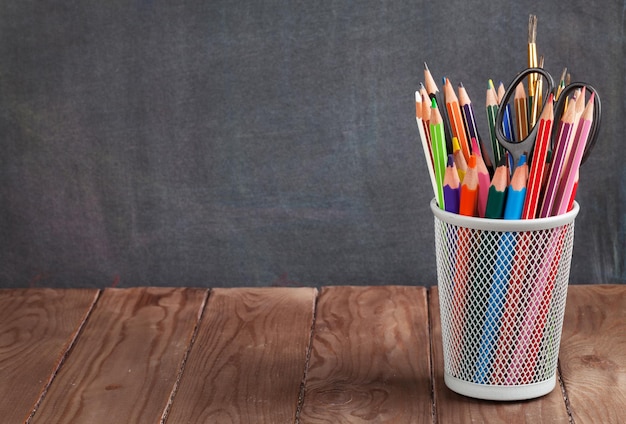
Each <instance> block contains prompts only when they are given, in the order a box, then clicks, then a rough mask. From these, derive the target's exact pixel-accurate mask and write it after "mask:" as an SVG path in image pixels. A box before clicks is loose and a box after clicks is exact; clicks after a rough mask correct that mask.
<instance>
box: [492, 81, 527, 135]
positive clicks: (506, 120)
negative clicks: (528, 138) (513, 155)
mask: <svg viewBox="0 0 626 424" xmlns="http://www.w3.org/2000/svg"><path fill="white" fill-rule="evenodd" d="M505 92H506V90H505V89H504V84H503V83H502V81H500V83H499V84H498V90H497V94H498V103H500V107H501V108H504V115H503V116H502V130H503V132H504V135H505V136H506V138H508V139H509V140H511V141H515V140H516V138H515V130H514V128H513V116H512V113H511V105H510V104H509V103H507V104H502V101H503V100H504V93H505ZM519 140H523V139H522V138H519Z"/></svg>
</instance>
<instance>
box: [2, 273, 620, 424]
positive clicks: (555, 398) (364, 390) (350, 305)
mask: <svg viewBox="0 0 626 424" xmlns="http://www.w3.org/2000/svg"><path fill="white" fill-rule="evenodd" d="M625 318H626V286H618V285H589V286H570V288H569V292H568V298H567V306H566V313H565V323H564V329H563V338H562V341H561V350H560V357H559V373H558V383H557V387H556V388H555V390H553V391H552V392H551V393H550V394H548V395H546V396H544V397H541V398H538V399H534V400H529V401H523V402H492V401H480V400H475V399H471V398H467V397H464V396H461V395H457V394H455V393H454V392H452V391H450V390H449V389H448V388H447V387H446V386H445V385H444V383H443V355H442V346H441V330H440V321H439V307H438V293H437V289H436V288H431V289H427V288H424V287H408V286H377V287H351V286H337V287H322V288H320V289H315V288H277V287H272V288H233V289H217V288H216V289H211V290H209V289H201V288H155V287H152V288H150V287H139V288H129V289H120V288H111V289H104V290H96V289H3V290H0V417H1V418H0V421H1V422H2V423H22V422H32V423H47V424H49V423H72V424H75V423H89V424H95V423H107V424H110V423H144V422H145V423H160V422H163V423H271V424H274V423H294V422H298V423H333V424H335V423H383V422H388V423H432V422H440V423H470V422H471V423H475V422H489V423H499V422H502V423H507V424H511V423H520V422H527V423H547V422H550V423H572V422H573V423H620V422H621V423H623V422H626V331H625V329H626V326H625V325H624V324H625V323H626V319H625Z"/></svg>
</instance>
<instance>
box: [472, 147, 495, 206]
mask: <svg viewBox="0 0 626 424" xmlns="http://www.w3.org/2000/svg"><path fill="white" fill-rule="evenodd" d="M472 151H473V152H477V153H476V170H477V171H478V216H479V217H481V218H484V217H485V210H486V209H487V198H488V197H489V186H490V185H491V183H490V176H489V171H488V170H487V166H486V165H485V161H484V160H483V155H482V153H481V151H480V146H478V141H477V140H476V139H475V138H474V137H472Z"/></svg>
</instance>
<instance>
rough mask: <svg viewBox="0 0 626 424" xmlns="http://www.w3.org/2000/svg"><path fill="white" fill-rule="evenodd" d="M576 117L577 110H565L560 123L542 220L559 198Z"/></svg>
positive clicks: (542, 204)
mask: <svg viewBox="0 0 626 424" xmlns="http://www.w3.org/2000/svg"><path fill="white" fill-rule="evenodd" d="M583 95H584V94H583ZM575 115H576V110H575V108H573V107H569V108H567V109H566V110H565V113H564V114H563V116H562V118H561V120H560V122H559V129H558V134H557V138H556V145H555V148H554V151H553V154H552V163H551V164H550V170H549V174H548V179H547V182H546V188H545V191H544V194H543V196H542V202H541V209H540V212H539V217H540V218H546V217H548V216H551V215H552V207H553V205H554V201H555V199H556V197H557V188H558V185H559V182H560V181H561V176H562V173H563V166H564V164H565V159H566V157H567V152H568V148H569V146H570V141H571V137H572V128H573V127H574V118H575Z"/></svg>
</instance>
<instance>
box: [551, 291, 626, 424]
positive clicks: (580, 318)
mask: <svg viewBox="0 0 626 424" xmlns="http://www.w3.org/2000/svg"><path fill="white" fill-rule="evenodd" d="M559 359H560V366H561V372H562V376H563V382H564V385H565V389H566V390H567V395H568V398H569V402H570V409H571V411H572V416H573V417H574V421H575V422H576V423H624V422H626V286H606V285H597V286H596V285H594V286H584V287H583V286H571V287H570V288H569V291H568V296H567V304H566V307H565V321H564V324H563V338H562V340H561V350H560V356H559Z"/></svg>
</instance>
